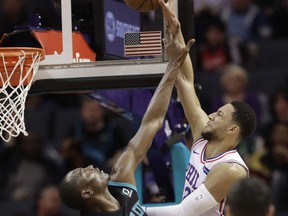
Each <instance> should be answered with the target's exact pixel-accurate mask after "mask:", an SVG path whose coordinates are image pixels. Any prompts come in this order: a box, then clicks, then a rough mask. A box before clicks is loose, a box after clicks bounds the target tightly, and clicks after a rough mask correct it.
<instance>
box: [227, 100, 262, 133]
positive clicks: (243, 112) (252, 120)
mask: <svg viewBox="0 0 288 216" xmlns="http://www.w3.org/2000/svg"><path fill="white" fill-rule="evenodd" d="M231 104H232V106H233V107H234V109H235V111H234V112H233V113H232V118H233V120H234V121H235V122H236V123H237V124H239V127H240V136H241V138H243V137H247V136H250V135H251V134H252V133H253V132H254V131H255V128H256V122H257V120H256V114H255V112H254V110H253V109H252V108H251V107H250V106H249V105H248V104H247V103H245V102H241V101H233V102H231Z"/></svg>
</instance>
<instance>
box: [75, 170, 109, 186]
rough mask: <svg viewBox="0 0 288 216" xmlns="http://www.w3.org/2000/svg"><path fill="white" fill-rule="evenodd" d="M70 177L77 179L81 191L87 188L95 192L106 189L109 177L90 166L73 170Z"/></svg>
mask: <svg viewBox="0 0 288 216" xmlns="http://www.w3.org/2000/svg"><path fill="white" fill-rule="evenodd" d="M72 175H73V176H76V177H77V179H78V185H79V187H80V188H81V189H84V188H89V189H92V190H94V191H95V192H100V191H102V190H104V189H106V187H107V185H108V182H109V177H110V176H109V175H108V174H107V173H104V172H103V171H100V170H99V169H98V168H94V167H93V166H92V165H90V166H88V167H85V168H78V169H75V170H73V171H72Z"/></svg>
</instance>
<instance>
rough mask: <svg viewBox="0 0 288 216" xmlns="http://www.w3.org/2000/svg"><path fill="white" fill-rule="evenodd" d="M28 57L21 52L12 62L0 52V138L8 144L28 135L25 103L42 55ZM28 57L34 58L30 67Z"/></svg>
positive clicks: (33, 54)
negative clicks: (21, 134) (18, 137)
mask: <svg viewBox="0 0 288 216" xmlns="http://www.w3.org/2000/svg"><path fill="white" fill-rule="evenodd" d="M27 55H28V54H27V53H26V52H25V51H23V50H21V51H20V52H19V53H18V56H17V58H15V57H14V58H13V59H14V60H13V61H12V62H11V59H8V57H7V56H6V57H5V55H4V53H3V52H2V53H1V51H0V61H2V62H1V64H2V65H3V66H2V69H1V71H0V85H2V86H1V88H0V137H1V138H2V139H3V140H4V141H6V142H9V141H10V139H11V138H12V137H17V136H18V135H19V134H20V133H23V134H24V135H25V136H27V135H28V134H27V132H26V127H25V122H24V111H25V101H26V97H27V95H28V91H29V89H30V87H31V85H32V81H33V78H34V76H35V74H36V72H37V71H38V67H39V62H40V59H41V53H40V52H33V53H29V56H27ZM27 57H28V58H30V59H31V57H32V60H31V62H30V63H29V65H28V66H27V62H26V60H27V59H26V58H27ZM5 58H6V59H5ZM15 59H16V60H15ZM30 59H29V60H30ZM30 64H31V65H30ZM11 65H12V66H11ZM15 82H16V84H15Z"/></svg>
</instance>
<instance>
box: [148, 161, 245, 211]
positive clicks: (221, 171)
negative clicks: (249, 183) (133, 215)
mask: <svg viewBox="0 0 288 216" xmlns="http://www.w3.org/2000/svg"><path fill="white" fill-rule="evenodd" d="M245 177H247V172H246V170H245V169H244V168H243V167H242V166H240V165H238V164H236V163H223V164H219V165H217V167H215V168H213V169H211V170H210V172H209V174H208V176H207V179H206V181H205V182H204V183H203V184H202V185H200V186H199V187H198V188H197V189H196V190H195V191H193V192H192V193H191V194H189V195H187V196H186V197H185V199H184V200H182V202H181V203H180V204H178V205H172V206H163V207H148V208H146V209H145V212H146V213H147V214H148V215H149V216H163V215H165V216H198V215H202V214H203V213H205V212H207V211H209V210H210V209H211V208H213V207H215V206H217V205H218V203H220V202H221V201H222V200H223V199H224V198H226V197H227V194H228V191H229V190H230V188H231V186H232V185H233V184H234V183H235V182H236V181H238V180H239V179H241V178H245Z"/></svg>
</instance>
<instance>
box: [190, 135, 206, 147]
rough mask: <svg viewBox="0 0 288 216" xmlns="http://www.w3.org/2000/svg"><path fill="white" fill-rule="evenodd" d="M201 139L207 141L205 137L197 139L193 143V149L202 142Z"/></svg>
mask: <svg viewBox="0 0 288 216" xmlns="http://www.w3.org/2000/svg"><path fill="white" fill-rule="evenodd" d="M201 141H207V140H205V139H203V138H202V137H200V138H199V139H197V140H196V141H195V142H194V143H193V145H192V147H191V150H192V149H193V148H194V147H195V146H196V145H198V144H199V143H201Z"/></svg>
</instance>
